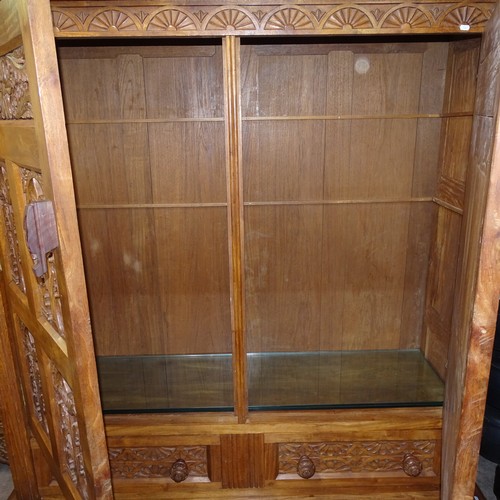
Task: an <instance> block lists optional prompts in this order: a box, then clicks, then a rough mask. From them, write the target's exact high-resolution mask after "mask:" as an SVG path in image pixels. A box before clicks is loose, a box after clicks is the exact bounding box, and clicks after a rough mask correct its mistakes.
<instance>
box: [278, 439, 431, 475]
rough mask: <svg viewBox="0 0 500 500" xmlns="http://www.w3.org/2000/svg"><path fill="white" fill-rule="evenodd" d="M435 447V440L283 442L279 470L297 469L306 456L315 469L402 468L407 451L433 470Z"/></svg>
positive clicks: (384, 469) (389, 469) (291, 470)
mask: <svg viewBox="0 0 500 500" xmlns="http://www.w3.org/2000/svg"><path fill="white" fill-rule="evenodd" d="M435 447H436V443H435V441H380V442H379V441H369V442H332V443H280V445H279V473H280V474H291V473H296V472H297V464H298V463H299V461H300V459H301V458H302V457H304V456H306V457H308V459H310V460H311V461H312V462H313V463H314V466H315V468H316V473H341V472H363V473H366V472H401V471H402V470H403V459H404V457H405V455H407V454H411V455H412V456H415V457H418V459H419V460H420V462H421V464H422V471H424V472H429V473H432V470H433V469H432V466H433V461H434V450H435Z"/></svg>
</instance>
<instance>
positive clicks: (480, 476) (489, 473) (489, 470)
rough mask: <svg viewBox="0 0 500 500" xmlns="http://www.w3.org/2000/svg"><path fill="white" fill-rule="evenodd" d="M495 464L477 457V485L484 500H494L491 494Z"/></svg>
mask: <svg viewBox="0 0 500 500" xmlns="http://www.w3.org/2000/svg"><path fill="white" fill-rule="evenodd" d="M496 466H497V465H496V464H495V463H493V462H490V461H489V460H486V459H485V458H483V457H479V467H478V472H477V480H476V481H477V485H478V486H479V488H481V492H482V493H483V495H484V496H485V498H486V500H496V497H495V495H494V494H493V480H494V478H495V469H496Z"/></svg>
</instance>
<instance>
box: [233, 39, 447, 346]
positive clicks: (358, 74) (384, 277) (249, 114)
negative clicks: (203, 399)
mask: <svg viewBox="0 0 500 500" xmlns="http://www.w3.org/2000/svg"><path fill="white" fill-rule="evenodd" d="M446 57H447V45H446V44H445V43H437V44H370V45H368V44H363V43H360V44H352V45H341V44H335V45H333V44H327V43H325V44H311V43H304V44H279V45H272V44H265V43H261V44H256V45H252V44H251V43H249V44H248V45H243V47H242V115H243V172H244V181H243V182H244V203H245V234H246V243H245V252H246V266H245V268H246V285H247V288H246V311H247V322H246V325H247V337H248V346H249V351H266V350H271V351H280V350H283V351H300V350H320V349H347V350H349V349H390V348H411V347H417V346H419V344H420V330H421V325H422V321H423V294H422V290H423V289H424V288H425V275H426V268H427V259H428V252H429V244H430V236H431V228H432V220H433V217H434V215H435V210H434V209H433V208H432V203H431V200H432V197H433V195H434V193H435V189H436V188H435V185H436V170H437V165H438V157H439V130H440V127H441V119H440V115H441V111H442V103H443V95H444V73H443V71H442V68H443V66H444V65H445V64H446Z"/></svg>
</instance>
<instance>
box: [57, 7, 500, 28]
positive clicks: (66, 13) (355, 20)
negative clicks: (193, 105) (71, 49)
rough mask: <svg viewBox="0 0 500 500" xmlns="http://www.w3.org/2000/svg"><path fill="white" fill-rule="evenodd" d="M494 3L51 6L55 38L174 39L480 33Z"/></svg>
mask: <svg viewBox="0 0 500 500" xmlns="http://www.w3.org/2000/svg"><path fill="white" fill-rule="evenodd" d="M494 5H495V2H494V1H493V0H491V1H490V0H486V1H482V2H475V3H473V4H471V3H470V2H467V4H460V3H457V2H447V3H439V4H436V2H419V1H417V2H413V3H403V2H402V3H401V4H400V5H394V4H390V3H387V4H384V3H381V2H379V1H376V0H373V1H372V2H371V3H370V2H355V3H353V4H352V5H349V4H345V3H344V4H342V3H332V4H321V5H315V4H310V5H302V4H301V5H300V6H299V5H291V4H289V3H288V4H283V5H278V6H276V4H267V5H266V4H263V5H259V4H255V5H252V6H248V5H237V4H236V5H231V6H224V5H200V4H196V6H194V5H193V6H188V5H187V6H182V7H181V6H169V7H165V6H164V5H163V6H154V5H149V6H145V5H141V6H140V7H133V6H130V7H120V8H118V7H114V8H105V7H102V6H101V7H90V6H86V7H60V6H53V22H54V28H55V31H56V34H57V36H64V35H65V34H66V33H67V34H68V35H69V36H71V35H72V34H74V33H75V32H81V33H87V32H95V33H102V32H107V33H108V34H111V35H113V36H119V35H120V34H123V35H130V31H138V32H141V31H149V32H151V31H159V32H162V33H163V34H167V35H171V36H176V35H182V32H184V31H189V32H191V33H192V34H203V33H206V32H209V33H210V34H213V32H214V31H216V32H217V33H219V34H224V33H231V32H234V31H235V30H237V31H239V32H245V33H248V34H269V33H276V34H280V33H290V32H295V33H298V34H301V33H303V34H322V33H325V34H326V33H336V32H339V31H342V30H369V31H371V32H373V31H376V32H386V33H408V32H412V31H415V32H422V31H425V32H439V31H442V30H443V29H444V30H445V31H457V32H459V31H460V30H461V28H460V27H461V26H462V29H463V25H468V26H469V28H470V31H481V30H482V28H483V27H484V25H485V24H486V21H487V20H488V19H489V17H490V16H491V11H492V7H493V6H494Z"/></svg>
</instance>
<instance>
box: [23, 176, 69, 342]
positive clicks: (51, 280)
mask: <svg viewBox="0 0 500 500" xmlns="http://www.w3.org/2000/svg"><path fill="white" fill-rule="evenodd" d="M20 173H21V182H22V187H23V194H24V198H25V202H26V204H28V203H32V202H35V201H43V200H45V195H44V193H43V184H42V176H41V174H40V173H38V172H36V171H34V170H30V169H28V168H23V167H21V168H20ZM31 257H32V259H33V266H34V267H35V266H36V265H37V263H38V261H37V259H38V257H37V256H36V255H33V254H32V256H31ZM37 285H38V290H37V291H38V294H39V296H40V304H41V311H40V312H41V313H42V316H43V317H44V318H45V319H46V320H47V321H48V322H49V323H50V324H51V325H52V327H53V328H54V329H55V330H56V331H57V332H58V333H59V335H61V337H63V338H64V336H65V333H64V322H63V314H62V304H61V300H62V297H61V293H60V287H59V280H58V276H57V270H56V265H55V256H54V254H53V253H49V254H48V255H47V272H46V273H45V274H44V275H42V276H41V277H39V278H37Z"/></svg>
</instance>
